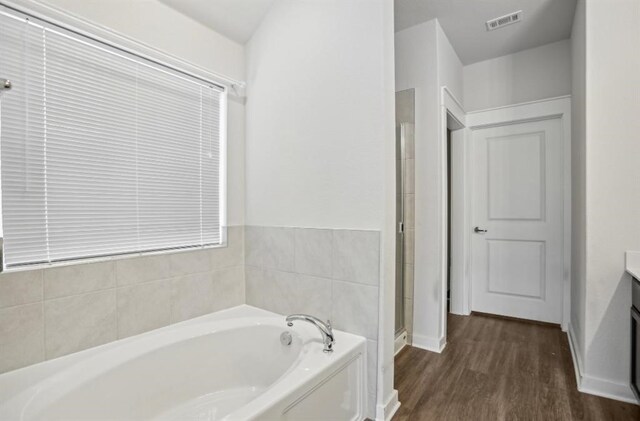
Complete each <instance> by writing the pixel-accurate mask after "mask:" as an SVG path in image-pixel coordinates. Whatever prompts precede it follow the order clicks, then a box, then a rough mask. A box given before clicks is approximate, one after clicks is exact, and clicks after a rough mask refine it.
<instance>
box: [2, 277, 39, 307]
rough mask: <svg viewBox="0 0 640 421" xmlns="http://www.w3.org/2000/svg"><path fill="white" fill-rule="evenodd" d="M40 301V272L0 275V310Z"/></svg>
mask: <svg viewBox="0 0 640 421" xmlns="http://www.w3.org/2000/svg"><path fill="white" fill-rule="evenodd" d="M38 301H42V271H41V270H27V271H22V272H9V273H7V272H5V273H2V274H0V308H4V307H11V306H17V305H21V304H29V303H35V302H38Z"/></svg>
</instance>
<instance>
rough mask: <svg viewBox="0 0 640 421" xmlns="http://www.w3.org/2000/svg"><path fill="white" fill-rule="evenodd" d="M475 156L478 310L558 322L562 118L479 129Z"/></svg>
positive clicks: (474, 294) (473, 262)
mask: <svg viewBox="0 0 640 421" xmlns="http://www.w3.org/2000/svg"><path fill="white" fill-rule="evenodd" d="M472 156H473V166H474V170H473V171H474V173H473V174H474V177H473V180H474V181H473V203H472V206H473V217H472V229H473V232H472V233H471V238H472V241H471V265H472V272H471V273H472V285H471V290H472V292H471V293H472V300H471V301H472V303H471V307H472V310H474V311H479V312H485V313H494V314H500V315H504V316H511V317H518V318H524V319H530V320H539V321H544V322H552V323H560V322H561V320H562V293H563V288H562V279H563V272H564V269H563V231H564V230H563V168H562V165H563V164H562V163H563V158H562V132H561V121H560V119H552V120H544V121H536V122H528V123H518V124H509V125H504V126H500V127H492V128H486V129H479V130H475V131H474V132H473V155H472ZM484 230H486V232H484Z"/></svg>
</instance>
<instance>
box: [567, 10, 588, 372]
mask: <svg viewBox="0 0 640 421" xmlns="http://www.w3.org/2000/svg"><path fill="white" fill-rule="evenodd" d="M585 23H586V22H585V2H584V0H579V1H578V2H577V5H576V12H575V16H574V20H573V29H572V31H571V57H572V66H571V68H572V81H571V83H572V89H571V95H572V101H571V118H572V122H571V123H572V124H571V135H572V137H573V138H572V140H571V246H572V247H571V277H572V279H571V327H570V329H571V335H572V339H573V341H574V342H573V345H574V351H575V352H576V353H577V354H578V356H579V357H578V358H579V360H580V361H582V356H583V355H584V327H585V326H584V318H585V295H586V285H585V281H586V265H587V257H586V228H587V227H586V205H587V202H586V182H587V180H586V177H587V174H586V165H585V164H586V155H585V153H586V103H585V98H586V65H587V63H586V55H585V53H586V39H585V34H586V33H585V29H586V26H585Z"/></svg>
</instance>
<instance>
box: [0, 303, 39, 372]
mask: <svg viewBox="0 0 640 421" xmlns="http://www.w3.org/2000/svg"><path fill="white" fill-rule="evenodd" d="M42 360H44V317H43V311H42V303H35V304H27V305H21V306H17V307H11V308H6V309H1V310H0V373H4V372H6V371H10V370H15V369H17V368H21V367H25V366H27V365H31V364H35V363H38V362H40V361H42Z"/></svg>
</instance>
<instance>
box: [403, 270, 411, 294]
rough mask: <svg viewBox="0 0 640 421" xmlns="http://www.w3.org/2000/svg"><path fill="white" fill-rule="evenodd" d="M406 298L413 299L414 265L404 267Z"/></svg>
mask: <svg viewBox="0 0 640 421" xmlns="http://www.w3.org/2000/svg"><path fill="white" fill-rule="evenodd" d="M403 276H404V298H413V265H410V264H406V265H404V272H403Z"/></svg>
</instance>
